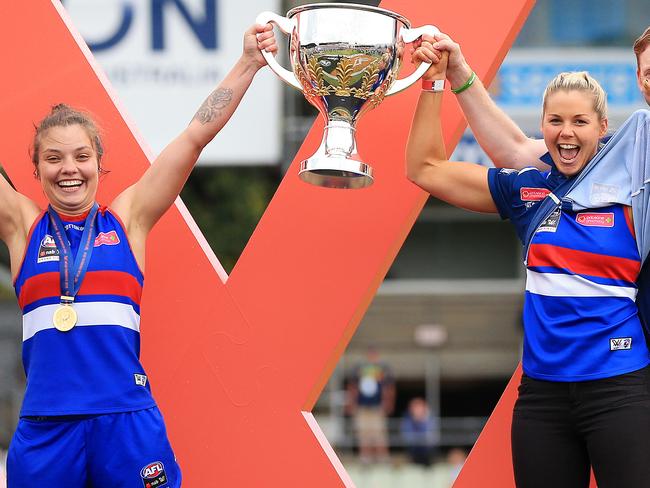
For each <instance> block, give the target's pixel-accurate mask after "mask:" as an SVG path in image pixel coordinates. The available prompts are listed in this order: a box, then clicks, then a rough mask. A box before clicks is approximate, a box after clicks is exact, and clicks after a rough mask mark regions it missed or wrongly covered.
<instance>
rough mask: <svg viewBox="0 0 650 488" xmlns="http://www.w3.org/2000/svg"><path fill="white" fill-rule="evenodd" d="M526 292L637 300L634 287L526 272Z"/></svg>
mask: <svg viewBox="0 0 650 488" xmlns="http://www.w3.org/2000/svg"><path fill="white" fill-rule="evenodd" d="M526 291H529V292H531V293H535V294H536V295H544V296H548V297H621V298H629V299H630V300H635V299H636V293H637V289H636V288H634V287H625V286H614V285H601V284H599V283H594V282H593V281H589V280H588V279H585V278H583V277H582V276H577V275H568V274H558V273H538V272H537V271H531V270H529V269H528V270H526Z"/></svg>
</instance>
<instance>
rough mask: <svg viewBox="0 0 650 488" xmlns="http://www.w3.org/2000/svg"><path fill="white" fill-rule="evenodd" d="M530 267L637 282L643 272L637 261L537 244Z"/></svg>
mask: <svg viewBox="0 0 650 488" xmlns="http://www.w3.org/2000/svg"><path fill="white" fill-rule="evenodd" d="M528 266H529V267H543V266H549V267H553V268H562V269H567V270H569V271H571V272H572V273H575V274H579V275H583V276H597V277H600V278H610V279H615V280H624V281H628V282H630V283H634V282H635V281H636V279H637V276H638V275H639V271H640V270H641V262H640V261H638V260H635V259H628V258H619V257H616V256H606V255H603V254H596V253H591V252H585V251H577V250H575V249H567V248H566V247H558V246H553V245H551V244H533V245H531V246H530V250H529V252H528Z"/></svg>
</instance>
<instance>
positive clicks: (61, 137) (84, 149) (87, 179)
mask: <svg viewBox="0 0 650 488" xmlns="http://www.w3.org/2000/svg"><path fill="white" fill-rule="evenodd" d="M36 171H37V175H38V178H39V180H40V181H41V185H42V187H43V192H44V193H45V195H46V196H47V198H48V200H49V203H50V204H51V205H52V207H53V208H54V209H55V210H56V211H57V212H60V213H63V214H66V215H80V214H83V213H84V212H86V211H87V210H89V209H90V208H91V207H92V205H93V203H94V202H95V197H96V195H97V186H98V182H99V167H98V162H97V153H96V151H95V148H94V147H93V144H92V142H91V140H90V137H89V135H88V133H87V131H86V130H85V129H84V128H83V127H82V126H81V125H78V124H73V125H69V126H55V127H52V128H50V129H48V130H47V131H46V132H44V133H43V134H41V135H40V143H39V151H38V163H37V165H36Z"/></svg>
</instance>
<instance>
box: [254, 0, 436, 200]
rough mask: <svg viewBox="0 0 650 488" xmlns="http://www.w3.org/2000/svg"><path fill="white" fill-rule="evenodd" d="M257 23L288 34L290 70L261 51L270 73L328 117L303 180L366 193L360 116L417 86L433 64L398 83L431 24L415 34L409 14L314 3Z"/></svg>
mask: <svg viewBox="0 0 650 488" xmlns="http://www.w3.org/2000/svg"><path fill="white" fill-rule="evenodd" d="M256 22H257V23H259V24H266V23H269V22H271V23H274V24H276V25H277V26H278V27H279V28H280V30H282V32H284V33H285V34H287V35H288V36H289V61H290V63H291V66H292V68H293V70H292V71H289V70H287V69H285V68H283V67H282V66H280V64H278V62H277V61H276V60H275V58H274V57H273V55H271V54H270V53H268V52H265V51H262V54H263V55H264V58H265V59H266V61H267V63H268V65H269V67H270V68H271V69H272V70H273V71H274V72H275V73H276V74H277V75H278V76H279V77H280V78H281V79H282V80H283V81H285V82H286V83H288V84H289V85H291V86H293V87H294V88H297V89H298V90H301V91H302V93H303V95H304V96H305V98H306V99H307V100H308V101H309V103H311V104H312V105H313V106H315V107H316V108H317V109H318V111H319V112H320V113H321V115H322V116H323V117H324V118H325V130H324V134H323V140H322V142H321V145H320V147H319V148H318V150H317V151H316V153H314V154H313V155H312V156H310V157H309V158H307V159H305V160H304V161H302V162H301V163H300V171H299V173H298V175H299V177H300V178H301V179H302V180H303V181H306V182H307V183H311V184H314V185H318V186H322V187H327V188H365V187H367V186H369V185H371V184H372V182H373V169H372V167H371V166H370V165H369V164H367V163H365V162H364V161H363V160H362V159H361V158H360V156H359V154H358V153H357V144H356V140H355V137H354V135H355V132H356V124H357V121H358V120H359V118H360V117H361V115H363V114H364V113H365V112H367V111H368V110H371V109H373V108H374V107H376V106H377V105H379V104H380V103H381V101H382V100H383V99H384V97H385V96H387V95H393V94H395V93H399V92H400V91H402V90H404V89H405V88H408V87H409V86H411V85H412V84H413V83H415V82H416V81H417V80H418V79H419V78H420V77H421V76H422V75H423V74H424V72H425V71H426V70H427V68H428V67H429V64H427V63H423V64H421V65H420V66H419V67H418V68H417V69H416V70H415V72H414V73H412V74H411V75H410V76H408V77H407V78H404V79H398V73H399V69H400V66H401V63H402V54H403V52H404V46H405V44H406V43H408V42H413V41H415V40H416V39H418V38H419V37H420V36H422V34H429V35H434V34H436V33H437V32H438V29H436V28H435V27H433V26H431V25H427V26H423V27H419V28H417V29H411V28H410V23H409V21H408V20H407V19H406V18H404V17H403V16H401V15H399V14H397V13H395V12H391V11H390V10H385V9H382V8H377V7H369V6H365V5H357V4H346V3H315V4H310V5H304V6H300V7H296V8H293V9H291V10H289V12H287V15H286V17H282V16H280V15H277V14H275V13H273V12H263V13H261V14H260V15H258V17H257V19H256Z"/></svg>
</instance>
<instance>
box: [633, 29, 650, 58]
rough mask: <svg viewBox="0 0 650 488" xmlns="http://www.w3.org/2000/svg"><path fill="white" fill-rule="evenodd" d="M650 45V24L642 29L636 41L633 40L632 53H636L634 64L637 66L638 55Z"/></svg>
mask: <svg viewBox="0 0 650 488" xmlns="http://www.w3.org/2000/svg"><path fill="white" fill-rule="evenodd" d="M648 46H650V26H648V27H647V28H646V30H645V31H643V34H641V35H640V36H639V37H638V39H637V40H636V41H634V46H633V49H634V54H636V65H637V66H639V56H641V53H642V52H643V51H645V50H646V49H647V48H648Z"/></svg>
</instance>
